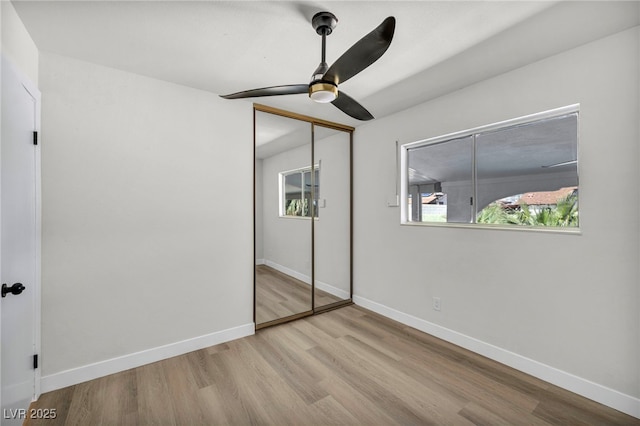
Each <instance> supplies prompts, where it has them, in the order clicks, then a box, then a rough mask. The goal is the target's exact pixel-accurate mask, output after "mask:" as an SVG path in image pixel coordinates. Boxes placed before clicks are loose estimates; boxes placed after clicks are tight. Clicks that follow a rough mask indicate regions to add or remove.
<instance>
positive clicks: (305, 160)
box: [254, 110, 317, 327]
mask: <svg viewBox="0 0 640 426" xmlns="http://www.w3.org/2000/svg"><path fill="white" fill-rule="evenodd" d="M254 129H255V260H256V269H255V321H256V327H260V326H267V325H271V324H274V323H278V322H280V321H283V320H284V319H293V318H296V317H297V316H301V315H304V314H310V313H311V312H312V310H313V305H312V285H311V277H312V257H311V251H312V245H311V235H312V221H313V214H314V209H313V204H314V200H313V193H314V191H313V185H314V173H317V168H315V167H313V165H312V163H311V157H312V155H311V154H312V152H311V123H308V122H305V121H300V120H294V119H291V118H287V117H283V116H280V115H275V114H270V113H266V112H262V111H257V110H256V111H255V127H254Z"/></svg>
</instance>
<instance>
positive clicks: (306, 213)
mask: <svg viewBox="0 0 640 426" xmlns="http://www.w3.org/2000/svg"><path fill="white" fill-rule="evenodd" d="M314 169H315V175H314V176H313V179H312V176H311V168H305V169H299V170H293V171H288V172H282V173H280V180H281V182H282V186H283V187H282V189H281V191H280V198H281V200H280V203H281V206H282V212H281V214H280V216H283V217H311V214H312V213H311V210H312V201H311V200H312V197H315V202H314V203H313V206H316V208H315V211H314V217H316V218H317V217H318V216H319V214H318V209H317V205H318V203H317V200H318V196H319V192H320V171H319V170H318V166H316V167H314ZM312 189H315V190H312Z"/></svg>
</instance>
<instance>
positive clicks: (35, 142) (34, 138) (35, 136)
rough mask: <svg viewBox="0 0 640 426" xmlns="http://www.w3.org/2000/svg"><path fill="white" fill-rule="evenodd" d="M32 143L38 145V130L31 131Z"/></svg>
mask: <svg viewBox="0 0 640 426" xmlns="http://www.w3.org/2000/svg"><path fill="white" fill-rule="evenodd" d="M33 144H34V145H38V132H36V131H35V130H34V131H33Z"/></svg>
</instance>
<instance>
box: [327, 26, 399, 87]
mask: <svg viewBox="0 0 640 426" xmlns="http://www.w3.org/2000/svg"><path fill="white" fill-rule="evenodd" d="M395 28H396V18H394V17H393V16H389V17H388V18H386V19H385V20H384V21H382V23H381V24H380V25H378V27H377V28H376V29H374V30H373V31H371V32H370V33H369V34H367V35H366V36H364V37H362V38H361V39H360V40H359V41H358V42H357V43H356V44H354V45H353V46H351V47H350V48H349V50H347V51H346V52H344V53H343V54H342V56H340V57H339V58H338V60H337V61H335V62H334V63H333V65H331V67H330V68H329V69H328V70H327V72H326V73H325V74H324V76H323V78H322V79H323V80H327V81H332V82H334V83H335V84H340V83H344V82H345V81H347V80H348V79H350V78H351V77H353V76H354V75H356V74H358V73H359V72H360V71H362V70H363V69H365V68H367V67H368V66H369V65H371V64H373V63H374V62H375V61H377V60H378V58H380V57H381V56H382V54H383V53H384V52H386V51H387V49H388V48H389V45H390V44H391V40H392V39H393V32H394V30H395Z"/></svg>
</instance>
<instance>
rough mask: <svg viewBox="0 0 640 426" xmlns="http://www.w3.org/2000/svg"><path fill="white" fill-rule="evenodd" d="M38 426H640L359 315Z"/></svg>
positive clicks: (112, 386)
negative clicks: (343, 425)
mask: <svg viewBox="0 0 640 426" xmlns="http://www.w3.org/2000/svg"><path fill="white" fill-rule="evenodd" d="M32 408H55V409H56V410H57V415H58V417H57V418H56V419H55V420H31V421H30V423H28V424H30V425H49V426H51V425H63V424H64V425H126V424H129V425H145V424H157V425H188V424H196V425H225V424H229V425H250V424H258V425H259V424H264V425H328V424H335V425H339V424H349V425H413V424H415V425H443V424H451V425H472V424H475V425H549V424H555V425H638V424H640V420H638V419H634V418H633V417H630V416H627V415H625V414H622V413H620V412H618V411H615V410H613V409H610V408H608V407H605V406H603V405H600V404H597V403H595V402H593V401H590V400H587V399H585V398H582V397H580V396H577V395H575V394H572V393H570V392H567V391H565V390H562V389H559V388H558V387H556V386H553V385H550V384H548V383H546V382H543V381H541V380H538V379H536V378H533V377H531V376H528V375H526V374H524V373H521V372H518V371H516V370H513V369H511V368H508V367H505V366H503V365H500V364H498V363H496V362H493V361H491V360H488V359H486V358H484V357H481V356H479V355H476V354H473V353H471V352H469V351H466V350H464V349H461V348H459V347H456V346H454V345H451V344H449V343H446V342H443V341H441V340H439V339H436V338H435V337H432V336H429V335H427V334H424V333H422V332H419V331H417V330H415V329H412V328H409V327H406V326H404V325H401V324H399V323H397V322H394V321H391V320H389V319H386V318H383V317H381V316H379V315H377V314H375V313H371V312H369V311H367V310H364V309H362V308H360V307H357V306H349V307H345V308H341V309H338V310H335V311H331V312H328V313H324V314H321V315H316V316H313V317H308V318H305V319H301V320H298V321H294V322H291V323H287V324H283V325H280V326H276V327H271V328H267V329H264V330H261V331H259V332H258V333H257V334H256V335H254V336H249V337H246V338H243V339H238V340H234V341H232V342H228V343H225V344H221V345H217V346H213V347H210V348H206V349H202V350H199V351H195V352H191V353H189V354H185V355H182V356H178V357H175V358H171V359H168V360H164V361H160V362H156V363H153V364H149V365H146V366H143V367H139V368H135V369H132V370H128V371H124V372H121V373H118V374H114V375H111V376H108V377H104V378H100V379H97V380H93V381H90V382H86V383H82V384H79V385H75V386H71V387H68V388H64V389H60V390H57V391H54V392H49V393H46V394H43V395H42V396H41V397H40V400H39V401H38V402H37V403H35V404H34V405H33V407H32Z"/></svg>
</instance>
